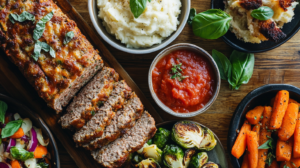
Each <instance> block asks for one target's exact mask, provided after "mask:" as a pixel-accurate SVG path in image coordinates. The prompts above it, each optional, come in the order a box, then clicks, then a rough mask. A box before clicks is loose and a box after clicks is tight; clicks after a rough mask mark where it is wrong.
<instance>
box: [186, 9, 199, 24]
mask: <svg viewBox="0 0 300 168" xmlns="http://www.w3.org/2000/svg"><path fill="white" fill-rule="evenodd" d="M196 15H197V12H196V9H195V8H192V9H191V10H190V15H189V18H188V21H187V23H188V24H189V25H192V23H193V19H194V17H195V16H196Z"/></svg>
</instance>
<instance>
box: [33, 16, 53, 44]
mask: <svg viewBox="0 0 300 168" xmlns="http://www.w3.org/2000/svg"><path fill="white" fill-rule="evenodd" d="M53 15H54V13H53V11H51V12H50V13H48V14H47V15H46V16H44V17H43V18H42V19H41V20H39V21H38V22H37V24H36V26H35V29H34V30H33V39H35V40H38V39H39V38H41V37H42V35H43V33H44V30H45V26H46V23H47V22H48V21H50V20H51V18H52V17H53Z"/></svg>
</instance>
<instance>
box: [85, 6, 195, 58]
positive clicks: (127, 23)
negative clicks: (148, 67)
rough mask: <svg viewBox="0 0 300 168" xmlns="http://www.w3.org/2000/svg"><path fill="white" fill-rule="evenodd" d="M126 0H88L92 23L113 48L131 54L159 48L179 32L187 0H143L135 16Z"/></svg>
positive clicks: (186, 15) (188, 9)
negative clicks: (145, 2)
mask: <svg viewBox="0 0 300 168" xmlns="http://www.w3.org/2000/svg"><path fill="white" fill-rule="evenodd" d="M129 2H130V0H89V1H88V8H89V14H90V17H91V20H92V23H93V25H94V27H95V29H96V31H97V32H98V33H99V35H100V36H101V37H102V38H103V39H104V40H105V41H106V42H107V43H109V44H110V45H112V46H113V47H115V48H117V49H119V50H121V51H124V52H127V53H132V54H146V53H151V52H155V51H158V50H160V49H163V48H164V47H166V46H167V45H168V44H170V43H171V42H172V41H173V40H175V39H176V38H177V36H178V35H179V34H180V33H181V31H182V29H183V28H184V26H185V24H186V22H187V19H188V16H189V11H190V0H151V1H150V2H149V1H148V0H147V5H146V9H145V11H144V12H143V13H142V14H141V15H140V16H139V17H138V18H135V17H134V16H133V14H132V12H131V9H130V4H129Z"/></svg>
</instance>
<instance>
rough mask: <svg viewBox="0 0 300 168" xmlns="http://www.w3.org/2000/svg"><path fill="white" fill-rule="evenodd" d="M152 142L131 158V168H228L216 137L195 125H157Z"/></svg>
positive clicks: (173, 123) (183, 122)
mask: <svg viewBox="0 0 300 168" xmlns="http://www.w3.org/2000/svg"><path fill="white" fill-rule="evenodd" d="M156 126H157V132H156V134H155V135H154V137H153V138H152V139H150V140H149V141H148V142H147V143H145V144H144V145H143V147H142V148H141V149H140V150H138V151H137V152H135V153H133V154H131V156H130V160H131V165H132V167H139V168H144V167H153V168H161V167H168V168H175V167H189V168H227V167H228V163H227V160H226V156H225V150H224V148H223V146H222V144H221V142H220V140H219V139H218V137H217V135H216V134H215V133H213V132H212V131H211V130H210V129H209V128H207V127H205V126H204V125H202V124H200V123H197V122H194V121H188V120H184V121H166V122H163V123H160V124H157V125H156Z"/></svg>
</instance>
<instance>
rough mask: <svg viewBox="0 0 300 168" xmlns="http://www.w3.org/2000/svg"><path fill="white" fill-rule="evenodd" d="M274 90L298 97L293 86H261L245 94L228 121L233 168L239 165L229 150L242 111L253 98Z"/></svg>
mask: <svg viewBox="0 0 300 168" xmlns="http://www.w3.org/2000/svg"><path fill="white" fill-rule="evenodd" d="M275 90H278V91H279V90H287V91H292V92H295V93H296V94H299V95H300V89H299V88H297V87H295V86H293V85H289V84H267V85H264V86H261V87H259V88H257V89H254V90H253V91H251V92H250V93H248V94H247V96H246V97H245V98H244V99H243V100H242V101H241V102H240V103H239V105H238V106H237V108H236V110H235V112H234V114H233V117H232V118H231V121H230V126H229V132H228V138H227V149H228V152H229V155H230V161H231V164H232V165H233V167H234V168H240V164H239V161H238V159H237V158H235V157H234V156H233V155H232V154H231V149H232V147H233V144H234V142H235V138H236V135H237V133H236V130H237V126H239V125H240V122H241V121H242V120H241V118H242V117H241V116H242V114H243V111H244V109H245V108H246V107H247V105H248V104H249V103H250V102H251V101H252V100H253V99H255V98H257V97H259V96H260V95H262V94H264V93H266V92H270V91H275Z"/></svg>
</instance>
